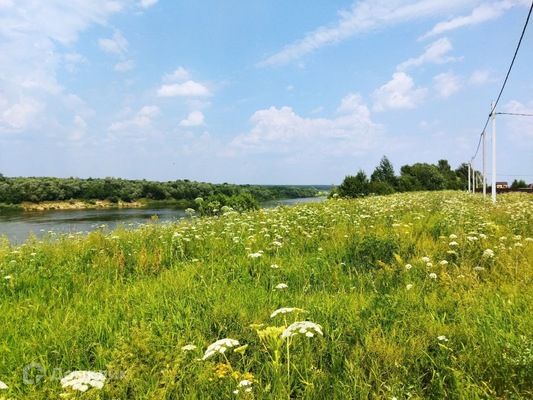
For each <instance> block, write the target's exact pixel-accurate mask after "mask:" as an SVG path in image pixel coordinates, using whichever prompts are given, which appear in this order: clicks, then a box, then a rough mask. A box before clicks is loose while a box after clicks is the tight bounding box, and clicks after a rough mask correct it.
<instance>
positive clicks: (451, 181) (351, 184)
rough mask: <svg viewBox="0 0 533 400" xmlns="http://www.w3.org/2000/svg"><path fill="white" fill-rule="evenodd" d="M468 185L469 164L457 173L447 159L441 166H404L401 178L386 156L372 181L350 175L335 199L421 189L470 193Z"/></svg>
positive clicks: (423, 164) (341, 185) (373, 174)
mask: <svg viewBox="0 0 533 400" xmlns="http://www.w3.org/2000/svg"><path fill="white" fill-rule="evenodd" d="M467 186H468V165H467V164H461V165H460V166H459V168H457V169H455V170H454V169H452V168H451V166H450V164H449V163H448V161H447V160H439V161H438V162H437V164H427V163H415V164H413V165H404V166H402V167H401V168H400V175H399V176H397V175H396V174H395V173H394V167H393V165H392V163H391V162H390V161H389V159H388V158H387V157H386V156H384V157H383V158H382V159H381V162H380V163H379V165H378V166H377V167H376V168H375V169H374V171H373V172H372V175H370V178H368V176H367V175H366V173H365V172H364V171H362V170H359V172H358V173H357V174H356V175H348V176H346V177H345V178H344V181H343V182H342V184H340V185H339V186H338V187H337V188H335V190H333V191H332V192H331V196H340V197H362V196H367V195H369V194H377V195H383V194H391V193H395V192H411V191H419V190H446V189H448V190H466V188H467Z"/></svg>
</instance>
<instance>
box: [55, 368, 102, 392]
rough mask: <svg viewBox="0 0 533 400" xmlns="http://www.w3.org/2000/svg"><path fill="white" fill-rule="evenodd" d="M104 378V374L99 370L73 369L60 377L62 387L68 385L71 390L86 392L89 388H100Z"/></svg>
mask: <svg viewBox="0 0 533 400" xmlns="http://www.w3.org/2000/svg"><path fill="white" fill-rule="evenodd" d="M105 379H106V378H105V376H104V374H102V373H100V372H93V371H73V372H71V373H70V374H68V375H67V376H65V377H64V378H63V379H61V386H62V387H63V388H67V387H69V386H70V387H71V388H72V389H73V390H78V391H80V392H86V391H87V390H89V389H90V388H96V389H102V388H103V387H104V382H105Z"/></svg>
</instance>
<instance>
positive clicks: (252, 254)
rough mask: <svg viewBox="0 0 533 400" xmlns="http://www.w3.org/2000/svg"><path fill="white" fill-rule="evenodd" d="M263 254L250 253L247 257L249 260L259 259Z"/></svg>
mask: <svg viewBox="0 0 533 400" xmlns="http://www.w3.org/2000/svg"><path fill="white" fill-rule="evenodd" d="M262 255H263V254H261V253H259V252H257V253H251V254H248V257H250V258H259V257H261V256H262Z"/></svg>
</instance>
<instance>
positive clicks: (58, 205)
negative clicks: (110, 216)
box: [0, 199, 194, 212]
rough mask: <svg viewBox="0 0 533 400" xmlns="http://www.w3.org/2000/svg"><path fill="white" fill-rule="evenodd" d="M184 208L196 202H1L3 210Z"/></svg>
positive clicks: (144, 200) (0, 208)
mask: <svg viewBox="0 0 533 400" xmlns="http://www.w3.org/2000/svg"><path fill="white" fill-rule="evenodd" d="M162 207H172V208H182V209H186V208H189V207H194V202H193V201H189V200H150V199H139V200H136V201H130V202H127V201H122V200H119V201H116V202H113V201H110V200H68V201H43V202H40V203H31V202H23V203H21V204H0V212H2V211H51V210H58V211H59V210H96V209H110V208H162Z"/></svg>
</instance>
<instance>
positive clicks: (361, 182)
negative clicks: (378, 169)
mask: <svg viewBox="0 0 533 400" xmlns="http://www.w3.org/2000/svg"><path fill="white" fill-rule="evenodd" d="M337 190H338V193H339V196H341V197H362V196H366V195H368V193H369V192H370V188H369V182H368V178H367V176H366V173H365V171H363V170H359V172H358V173H357V175H355V176H353V175H348V176H346V177H345V178H344V180H343V181H342V183H341V184H340V186H339V187H338V188H337Z"/></svg>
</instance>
